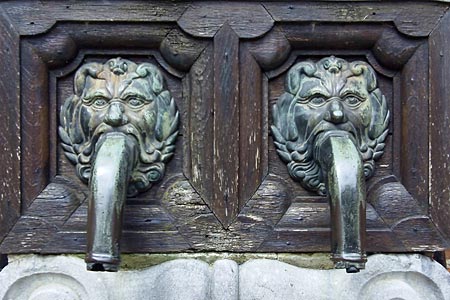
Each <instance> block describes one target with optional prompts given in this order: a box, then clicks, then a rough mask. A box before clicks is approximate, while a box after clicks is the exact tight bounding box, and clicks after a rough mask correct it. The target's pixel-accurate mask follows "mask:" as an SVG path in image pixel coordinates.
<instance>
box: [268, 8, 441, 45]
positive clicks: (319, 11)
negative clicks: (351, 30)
mask: <svg viewBox="0 0 450 300" xmlns="http://www.w3.org/2000/svg"><path fill="white" fill-rule="evenodd" d="M263 5H264V7H265V8H266V9H267V11H268V12H269V13H270V15H271V16H272V17H273V19H274V20H275V21H277V22H307V21H311V22H344V23H345V22H352V23H355V22H358V23H373V22H377V23H379V22H393V23H394V24H395V25H396V27H397V28H398V30H399V31H400V32H402V33H404V34H406V35H411V36H428V35H429V34H430V33H431V31H432V30H433V29H434V28H435V27H436V25H437V24H438V22H439V18H440V17H441V16H442V15H443V14H444V13H445V12H446V10H447V6H446V5H445V4H444V3H429V5H424V2H422V3H421V2H413V3H408V5H398V3H394V2H393V3H381V2H372V3H362V2H353V1H351V2H336V3H333V4H331V3H327V2H313V1H302V2H297V3H292V2H284V3H283V2H281V3H271V2H267V3H263ZM412 16H420V17H418V18H414V21H411V18H412Z"/></svg>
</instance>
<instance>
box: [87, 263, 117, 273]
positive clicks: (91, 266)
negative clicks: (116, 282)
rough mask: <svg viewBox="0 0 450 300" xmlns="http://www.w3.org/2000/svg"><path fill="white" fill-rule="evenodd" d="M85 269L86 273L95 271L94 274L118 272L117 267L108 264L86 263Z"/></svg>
mask: <svg viewBox="0 0 450 300" xmlns="http://www.w3.org/2000/svg"><path fill="white" fill-rule="evenodd" d="M86 269H87V270H88V271H95V272H117V271H118V270H119V266H118V265H115V264H108V263H98V262H96V263H87V264H86Z"/></svg>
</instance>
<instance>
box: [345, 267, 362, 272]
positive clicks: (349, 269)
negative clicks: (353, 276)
mask: <svg viewBox="0 0 450 300" xmlns="http://www.w3.org/2000/svg"><path fill="white" fill-rule="evenodd" d="M345 271H346V272H347V273H359V271H360V269H358V268H357V267H355V266H350V267H347V268H346V269H345Z"/></svg>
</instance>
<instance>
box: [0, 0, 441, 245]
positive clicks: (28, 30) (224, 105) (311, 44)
mask: <svg viewBox="0 0 450 300" xmlns="http://www.w3.org/2000/svg"><path fill="white" fill-rule="evenodd" d="M350 2H351V3H350ZM349 3H350V4H349ZM92 7H95V9H92ZM448 7H449V5H448V4H444V3H437V2H433V3H430V2H420V1H416V2H413V3H410V4H408V5H407V6H401V5H400V4H399V3H395V2H392V3H384V2H367V1H346V2H341V1H338V2H328V3H325V2H316V1H314V2H313V1H310V2H294V3H288V2H284V3H283V2H268V3H263V4H260V3H256V2H244V3H238V2H220V3H214V2H212V1H208V2H198V3H187V2H186V3H176V2H162V1H159V2H158V1H157V2H155V1H152V2H147V1H129V2H127V4H124V3H123V2H121V1H113V2H108V3H106V2H102V3H97V2H94V1H86V2H85V1H83V2H80V3H70V4H66V3H64V4H63V3H53V2H51V1H40V2H39V3H36V2H30V1H8V2H5V3H1V4H0V10H1V11H2V12H1V16H0V54H1V55H2V60H0V65H1V66H3V69H5V70H11V72H3V73H2V75H0V76H3V77H2V80H0V92H1V94H2V96H4V97H3V98H1V99H0V101H1V103H2V106H1V107H2V108H1V109H0V115H1V116H2V117H3V120H4V122H2V125H0V126H2V127H1V130H0V141H1V142H2V145H4V151H3V152H2V153H1V154H0V158H1V160H2V163H3V162H5V164H4V165H2V168H1V169H0V178H2V179H1V180H2V184H3V186H1V187H0V188H1V193H0V240H1V239H2V235H6V234H7V232H8V231H10V229H11V228H12V230H11V231H10V232H9V234H8V235H7V237H6V238H5V239H4V241H3V243H2V244H1V246H0V252H2V253H33V252H38V253H74V252H84V248H85V226H86V225H85V222H86V214H87V211H86V205H87V204H86V202H85V198H86V194H87V192H88V188H87V187H86V186H85V185H84V184H82V183H81V182H80V181H79V179H78V178H76V176H75V174H74V172H73V166H72V165H71V164H70V163H68V162H67V160H65V158H64V157H63V155H62V153H61V151H60V150H59V141H58V138H57V135H56V128H57V126H58V116H57V115H58V109H59V107H60V105H61V104H62V102H63V101H64V100H65V98H66V97H67V96H69V95H70V94H71V93H72V88H73V83H72V80H73V75H74V72H75V70H76V69H77V67H78V66H80V65H81V64H83V63H84V62H89V61H98V60H101V61H106V60H107V59H109V58H111V57H116V56H122V57H125V58H130V59H132V60H137V61H150V62H152V63H154V64H156V65H158V67H160V68H161V69H162V70H163V73H164V77H166V79H167V85H168V87H169V90H170V91H171V92H172V96H173V97H174V99H175V101H176V102H177V106H178V108H179V110H180V114H181V118H180V122H181V129H180V135H179V138H178V141H177V145H176V147H177V150H176V153H175V156H174V158H173V160H172V161H171V162H170V163H169V164H168V165H167V171H166V177H164V179H163V180H162V182H160V183H158V184H156V185H155V186H154V187H153V188H152V189H151V190H150V191H148V192H146V193H143V194H140V195H139V196H137V197H135V198H130V199H128V200H127V205H126V209H125V222H124V235H123V251H126V252H166V251H167V252H173V251H236V252H242V251H256V252H266V251H274V252H280V251H283V252H307V251H328V250H329V247H330V246H329V206H328V201H327V199H326V198H324V197H319V196H317V195H315V194H314V193H311V192H309V191H306V190H304V189H303V188H302V187H301V186H300V185H299V184H298V183H297V182H294V181H293V180H292V179H291V178H290V176H289V174H288V173H287V169H286V166H285V165H284V163H283V162H281V160H280V159H279V157H278V155H277V153H276V151H275V149H274V146H273V141H272V140H271V137H270V133H268V125H269V124H270V119H271V116H270V109H271V106H272V104H273V103H274V102H275V101H277V98H278V97H279V96H280V95H281V94H282V92H283V91H284V79H285V76H286V72H287V70H288V69H289V67H290V66H292V65H293V64H294V63H295V62H297V61H299V60H304V59H313V60H317V59H320V58H322V57H324V56H328V55H336V56H342V57H344V58H345V59H348V60H357V59H358V60H365V61H368V62H369V63H370V64H371V65H372V66H373V67H374V69H375V70H376V72H377V77H378V82H379V85H380V89H381V90H382V91H383V93H384V94H385V95H386V98H387V101H388V103H389V107H390V109H391V112H392V123H391V125H390V135H389V136H388V138H387V142H386V150H385V154H384V155H383V157H382V158H381V159H380V161H378V162H377V167H376V174H375V176H374V178H372V179H371V180H370V181H369V182H368V184H367V186H368V198H367V200H368V205H367V225H368V236H367V240H368V246H369V249H368V250H369V251H389V252H395V251H423V250H426V251H436V250H440V249H442V248H443V247H444V246H448V241H449V237H450V229H449V226H448V218H449V217H450V216H449V213H450V204H449V202H448V201H447V200H448V199H449V198H450V190H449V188H448V187H449V186H450V184H449V183H450V182H449V175H448V174H450V172H449V171H450V169H449V166H450V161H449V160H450V159H449V157H448V155H447V154H448V153H450V151H449V148H448V147H449V146H448V141H447V140H448V136H450V129H449V128H450V126H449V123H448V120H447V119H448V117H449V116H448V114H449V109H448V101H447V99H448V95H449V94H450V91H449V88H448V86H450V82H448V80H449V79H448V78H450V74H449V73H448V72H449V71H448V70H450V62H449V61H450V59H449V56H450V54H449V53H450V52H449V50H448V49H450V46H449V43H450V41H449V36H450V32H449V29H448V28H449V27H450V20H449V18H450V17H448V16H446V17H444V18H443V19H442V20H441V17H442V15H443V14H444V12H445V11H446V10H447V9H448ZM272 17H273V18H274V19H275V20H276V23H274V21H273V19H272ZM440 20H441V24H439V21H440ZM11 24H12V25H11ZM436 26H438V27H436ZM434 28H436V30H434V31H433V32H432V30H433V29H434ZM16 31H17V33H16ZM431 32H432V34H431V37H430V40H429V41H427V38H428V35H429V34H430V33H431ZM19 34H20V35H21V36H20V37H19ZM19 38H20V43H19ZM19 47H20V50H21V58H22V67H21V68H19V66H18V62H19V57H18V53H19V51H18V50H19ZM428 48H429V50H428ZM13 50H14V51H13ZM5 56H6V57H8V59H7V60H5V59H3V57H5ZM428 56H429V57H428ZM9 58H11V59H9ZM428 62H430V65H429V66H428ZM428 67H430V77H428V75H427V74H428V71H429V70H428ZM18 74H20V77H19V75H18ZM19 82H21V85H20V86H19V84H18V83H19ZM20 87H22V92H21V93H20ZM19 97H21V103H19V99H20V98H19ZM20 107H22V110H23V113H22V116H20V115H19V110H20ZM428 112H429V114H428ZM20 118H22V122H21V123H20V122H19V120H20ZM20 130H22V131H21V139H19V131H20ZM427 132H429V134H430V138H428V137H427V134H426V133H427ZM20 144H21V145H22V151H21V149H20ZM19 159H20V161H19ZM429 162H431V166H430V165H429ZM3 166H5V167H3ZM20 166H22V172H23V176H22V174H21V170H20ZM61 175H62V176H61ZM392 175H395V176H392ZM55 176H56V177H55ZM20 179H21V181H20ZM55 187H56V189H55V190H54V191H53V192H52V190H51V189H53V188H55ZM430 188H431V190H430ZM58 193H59V194H58ZM20 197H23V203H24V205H23V211H22V216H21V218H20V220H19V221H18V222H17V223H16V224H15V225H14V226H13V224H14V222H15V221H16V219H17V217H18V214H19V209H20ZM428 201H430V203H431V204H430V205H429V204H428V203H429V202H428ZM428 210H431V214H429V211H428ZM224 227H225V228H224Z"/></svg>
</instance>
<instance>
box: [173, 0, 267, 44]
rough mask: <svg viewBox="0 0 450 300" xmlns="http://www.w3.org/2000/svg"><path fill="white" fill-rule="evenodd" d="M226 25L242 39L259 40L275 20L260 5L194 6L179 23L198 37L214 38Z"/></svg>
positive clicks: (223, 4) (210, 4)
mask: <svg viewBox="0 0 450 300" xmlns="http://www.w3.org/2000/svg"><path fill="white" fill-rule="evenodd" d="M249 12H251V13H249ZM225 24H227V25H226V26H229V27H230V28H229V30H231V31H233V32H235V33H236V34H237V35H238V36H239V37H240V38H256V37H259V36H261V35H263V34H265V33H266V32H268V31H269V30H270V29H271V28H272V26H273V20H272V17H271V16H270V15H269V14H268V13H267V11H266V9H265V8H264V7H263V6H262V5H261V4H260V3H248V2H247V3H246V2H241V3H240V5H233V4H231V5H230V3H218V2H216V3H214V2H209V3H195V4H192V5H191V6H190V8H189V9H187V10H186V12H185V13H184V14H183V16H182V17H181V18H180V19H179V20H178V25H180V27H181V28H183V30H185V31H186V32H188V33H189V34H191V35H193V36H196V37H213V36H215V35H216V33H217V32H218V31H219V30H221V28H222V27H223V26H224V25H225Z"/></svg>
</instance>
